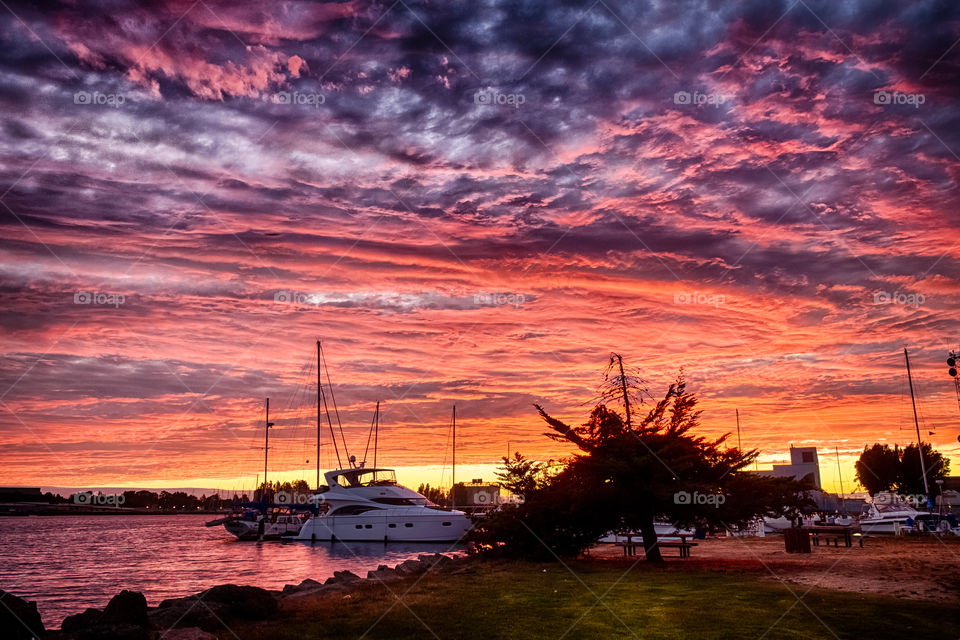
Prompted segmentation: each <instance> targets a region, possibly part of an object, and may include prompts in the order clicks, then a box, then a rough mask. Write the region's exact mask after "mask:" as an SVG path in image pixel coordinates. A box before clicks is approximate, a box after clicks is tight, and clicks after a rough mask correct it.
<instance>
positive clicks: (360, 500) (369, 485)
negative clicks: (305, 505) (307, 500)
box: [295, 340, 472, 542]
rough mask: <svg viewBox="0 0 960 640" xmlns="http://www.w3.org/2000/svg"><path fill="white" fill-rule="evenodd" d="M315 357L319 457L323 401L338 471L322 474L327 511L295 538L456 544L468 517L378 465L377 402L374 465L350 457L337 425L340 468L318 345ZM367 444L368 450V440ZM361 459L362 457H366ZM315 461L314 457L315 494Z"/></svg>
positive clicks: (378, 410)
mask: <svg viewBox="0 0 960 640" xmlns="http://www.w3.org/2000/svg"><path fill="white" fill-rule="evenodd" d="M317 358H318V363H317V365H318V386H317V438H318V452H319V437H320V403H321V402H322V403H323V405H324V408H325V409H326V416H327V425H328V427H329V430H330V436H331V438H332V440H333V444H334V451H335V452H336V456H337V463H338V465H339V466H340V468H338V469H334V470H332V471H328V472H326V473H325V474H323V477H324V480H325V481H326V486H327V489H326V491H324V492H323V493H322V494H320V496H319V497H320V498H321V499H322V501H323V504H324V505H325V506H326V507H327V510H326V511H324V512H318V513H317V514H316V515H314V516H313V517H311V518H310V519H308V520H307V521H306V522H305V523H304V524H303V527H302V528H301V529H300V532H299V533H298V534H297V536H296V538H295V539H296V540H302V541H310V542H322V541H329V542H337V541H342V542H353V541H367V542H374V541H376V542H456V541H457V540H460V538H462V537H463V535H464V534H465V533H466V532H467V531H469V530H470V528H471V526H472V524H471V522H470V519H469V518H468V517H467V514H466V513H464V512H463V511H456V510H452V509H450V510H448V509H444V508H442V507H439V506H437V505H436V504H434V503H432V502H431V501H430V500H428V499H427V498H426V497H425V496H423V495H421V494H419V493H417V492H416V491H413V490H412V489H409V488H407V487H404V486H403V485H401V484H399V483H398V482H397V476H396V472H395V471H394V470H393V469H390V468H386V467H379V466H378V465H377V444H378V442H377V438H378V437H379V415H380V405H379V403H377V410H376V413H375V414H374V421H373V424H372V425H371V429H372V430H373V433H375V434H377V438H375V439H374V447H373V466H372V467H367V466H366V460H365V459H364V460H363V461H361V462H359V463H358V462H357V461H356V457H355V456H351V455H350V453H349V451H348V449H347V443H346V440H345V439H344V438H343V428H342V426H340V439H341V443H342V445H343V450H344V454H345V455H346V459H347V463H348V466H343V464H342V462H341V458H340V448H339V446H338V445H337V439H336V434H335V432H334V430H333V422H332V420H331V419H330V411H329V407H328V406H327V403H326V393H325V392H324V391H323V389H322V385H321V384H319V368H320V365H321V360H322V359H323V350H322V346H321V344H320V341H319V340H318V341H317ZM323 364H324V369H325V370H326V371H327V386H328V390H329V393H330V399H331V401H332V402H333V405H334V414H335V415H336V416H337V423H338V425H340V417H339V412H338V411H337V408H336V398H335V396H334V395H333V386H332V384H331V383H330V374H329V369H327V368H326V366H325V362H324V363H323ZM454 411H456V409H454ZM367 442H368V447H369V436H368V438H367ZM364 458H366V452H365V454H364ZM319 459H320V458H319V455H318V456H317V464H318V466H317V477H318V489H319V475H320V467H319Z"/></svg>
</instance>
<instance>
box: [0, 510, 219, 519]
mask: <svg viewBox="0 0 960 640" xmlns="http://www.w3.org/2000/svg"><path fill="white" fill-rule="evenodd" d="M229 514H230V511H206V510H199V509H198V510H196V511H173V510H170V511H167V510H163V511H160V510H157V511H152V510H146V509H132V510H131V509H124V510H117V511H113V510H110V511H106V510H97V509H89V510H79V509H77V510H75V509H70V510H66V509H64V510H54V509H38V510H36V511H20V512H5V511H0V518H29V517H31V516H40V517H48V516H200V515H208V516H210V515H221V516H226V515H229Z"/></svg>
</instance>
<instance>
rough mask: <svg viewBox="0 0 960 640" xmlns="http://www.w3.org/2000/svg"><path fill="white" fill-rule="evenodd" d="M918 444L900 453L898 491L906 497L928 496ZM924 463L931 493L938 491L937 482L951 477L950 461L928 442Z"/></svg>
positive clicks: (925, 447)
mask: <svg viewBox="0 0 960 640" xmlns="http://www.w3.org/2000/svg"><path fill="white" fill-rule="evenodd" d="M918 451H919V450H918V449H917V445H916V444H908V445H907V446H906V447H904V448H903V450H902V451H901V453H900V468H899V469H898V473H897V476H896V488H897V491H898V492H900V493H902V494H904V495H910V494H914V495H920V494H926V493H927V492H926V491H925V490H924V486H923V468H922V467H921V465H920V456H919V455H918ZM923 462H924V464H925V465H926V467H927V484H928V485H929V488H930V492H931V493H933V492H935V491H936V488H937V487H936V484H935V483H936V481H937V480H943V479H944V478H946V477H947V476H949V475H950V460H949V459H948V458H945V457H944V456H943V454H941V453H940V452H939V451H935V450H934V449H933V447H932V446H930V444H929V443H928V442H924V443H923Z"/></svg>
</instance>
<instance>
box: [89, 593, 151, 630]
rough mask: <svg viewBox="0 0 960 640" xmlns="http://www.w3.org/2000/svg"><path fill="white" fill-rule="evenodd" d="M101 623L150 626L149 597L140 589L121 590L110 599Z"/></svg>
mask: <svg viewBox="0 0 960 640" xmlns="http://www.w3.org/2000/svg"><path fill="white" fill-rule="evenodd" d="M100 624H113V625H133V626H137V627H146V626H148V625H149V624H150V620H149V619H148V618H147V599H146V598H145V597H143V594H142V593H140V592H138V591H127V590H123V591H121V592H120V593H118V594H117V595H115V596H113V598H111V599H110V602H109V603H108V604H107V608H106V609H104V610H103V615H102V616H101V618H100Z"/></svg>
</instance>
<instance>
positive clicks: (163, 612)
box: [147, 598, 227, 632]
mask: <svg viewBox="0 0 960 640" xmlns="http://www.w3.org/2000/svg"><path fill="white" fill-rule="evenodd" d="M147 615H148V617H149V618H150V623H151V624H152V625H153V626H154V627H156V628H157V629H159V630H160V631H161V632H165V631H167V630H168V629H174V628H189V627H199V628H201V629H204V630H205V631H218V630H222V629H223V624H224V623H223V622H221V621H222V620H223V619H224V618H226V617H227V612H226V607H225V606H224V605H222V604H219V603H217V602H203V601H201V602H198V601H197V600H196V599H195V598H172V599H170V600H164V601H163V602H161V603H160V606H158V607H157V608H156V609H152V610H150V611H149V612H148V614H147Z"/></svg>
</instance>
